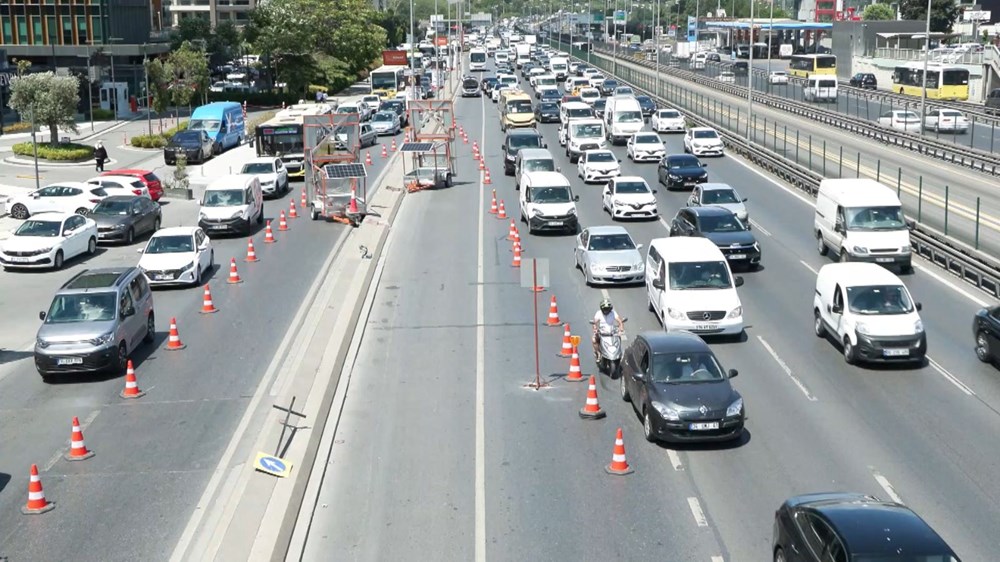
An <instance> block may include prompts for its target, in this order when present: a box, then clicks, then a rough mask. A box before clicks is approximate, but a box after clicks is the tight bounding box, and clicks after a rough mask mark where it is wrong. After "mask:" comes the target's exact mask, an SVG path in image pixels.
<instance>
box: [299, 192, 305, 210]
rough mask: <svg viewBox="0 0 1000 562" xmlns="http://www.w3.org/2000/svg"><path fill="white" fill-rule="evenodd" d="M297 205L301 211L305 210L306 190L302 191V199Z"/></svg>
mask: <svg viewBox="0 0 1000 562" xmlns="http://www.w3.org/2000/svg"><path fill="white" fill-rule="evenodd" d="M299 203H300V204H301V205H302V208H303V209H305V208H306V190H305V189H303V190H302V199H301V200H300V201H299Z"/></svg>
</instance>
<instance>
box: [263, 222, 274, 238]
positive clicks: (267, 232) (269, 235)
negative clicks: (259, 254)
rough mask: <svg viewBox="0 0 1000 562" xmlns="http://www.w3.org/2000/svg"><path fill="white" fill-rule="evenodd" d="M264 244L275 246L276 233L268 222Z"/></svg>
mask: <svg viewBox="0 0 1000 562" xmlns="http://www.w3.org/2000/svg"><path fill="white" fill-rule="evenodd" d="M264 243H265V244H274V231H273V230H271V221H267V227H266V228H264Z"/></svg>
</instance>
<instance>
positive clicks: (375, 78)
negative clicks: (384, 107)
mask: <svg viewBox="0 0 1000 562" xmlns="http://www.w3.org/2000/svg"><path fill="white" fill-rule="evenodd" d="M407 68H408V67H406V66H402V65H399V66H380V67H378V68H376V69H375V70H373V71H372V73H371V82H372V93H373V94H378V95H379V96H382V94H383V93H384V94H385V95H384V96H382V97H385V98H389V99H392V98H394V97H396V92H400V91H403V90H405V89H406V69H407Z"/></svg>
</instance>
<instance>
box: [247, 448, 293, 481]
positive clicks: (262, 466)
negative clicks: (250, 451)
mask: <svg viewBox="0 0 1000 562" xmlns="http://www.w3.org/2000/svg"><path fill="white" fill-rule="evenodd" d="M253 467H254V469H256V470H259V471H260V472H266V473H267V474H270V475H272V476H277V477H278V478H285V477H287V476H288V473H289V472H291V471H292V463H289V462H285V459H282V458H279V457H276V456H274V455H269V454H267V453H257V459H256V460H254V462H253Z"/></svg>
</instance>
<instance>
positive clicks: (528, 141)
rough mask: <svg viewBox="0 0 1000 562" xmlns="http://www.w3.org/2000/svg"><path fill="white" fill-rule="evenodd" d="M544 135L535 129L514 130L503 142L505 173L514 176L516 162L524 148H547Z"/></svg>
mask: <svg viewBox="0 0 1000 562" xmlns="http://www.w3.org/2000/svg"><path fill="white" fill-rule="evenodd" d="M547 147H548V145H546V144H545V141H544V140H542V135H541V133H539V132H538V131H537V130H535V129H514V130H512V131H510V132H508V133H507V138H505V139H504V140H503V172H504V174H506V175H508V176H513V175H514V160H516V159H517V153H518V152H519V151H520V150H521V149H522V148H547Z"/></svg>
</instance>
